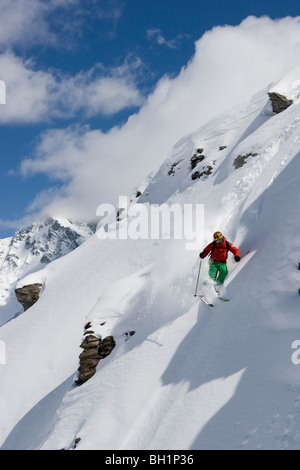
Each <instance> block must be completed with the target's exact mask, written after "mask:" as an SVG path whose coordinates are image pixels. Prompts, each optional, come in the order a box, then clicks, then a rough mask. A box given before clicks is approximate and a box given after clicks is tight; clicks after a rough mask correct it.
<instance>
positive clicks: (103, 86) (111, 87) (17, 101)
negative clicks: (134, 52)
mask: <svg viewBox="0 0 300 470" xmlns="http://www.w3.org/2000/svg"><path fill="white" fill-rule="evenodd" d="M141 67H142V64H141V62H140V61H139V60H138V59H131V60H127V61H126V62H125V63H124V64H123V65H122V66H120V67H116V68H113V69H110V70H106V69H105V68H104V67H102V66H101V64H98V65H96V66H95V67H93V68H92V69H91V70H88V71H85V72H80V73H78V74H77V75H75V76H73V77H70V76H64V75H62V74H60V75H58V74H55V73H54V72H47V71H38V70H35V66H34V63H33V62H32V61H29V60H27V61H23V60H22V59H21V58H19V57H17V56H16V55H15V54H13V53H8V52H6V53H4V54H0V79H1V80H3V82H4V83H5V85H6V105H5V106H2V107H1V113H0V122H1V123H8V122H10V123H11V122H27V123H29V122H39V121H43V120H51V119H52V118H54V117H55V118H70V117H73V116H74V115H75V114H76V113H78V112H80V113H81V114H82V115H83V116H94V115H101V114H102V115H111V114H114V113H117V112H119V111H121V110H122V109H124V108H128V107H132V106H140V105H141V104H142V102H143V98H142V96H141V94H140V92H139V90H138V87H137V84H136V74H137V71H138V70H139V68H141Z"/></svg>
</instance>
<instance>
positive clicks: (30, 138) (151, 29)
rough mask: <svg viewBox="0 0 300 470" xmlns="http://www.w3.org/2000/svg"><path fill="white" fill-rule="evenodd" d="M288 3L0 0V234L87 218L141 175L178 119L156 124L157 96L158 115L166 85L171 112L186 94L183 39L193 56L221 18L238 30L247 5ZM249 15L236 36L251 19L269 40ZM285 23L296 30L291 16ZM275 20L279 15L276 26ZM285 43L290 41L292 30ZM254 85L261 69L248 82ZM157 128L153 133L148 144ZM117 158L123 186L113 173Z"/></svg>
mask: <svg viewBox="0 0 300 470" xmlns="http://www.w3.org/2000/svg"><path fill="white" fill-rule="evenodd" d="M299 13H300V7H299V2H298V1H296V0H294V1H291V0H286V1H285V2H282V1H274V0H272V1H252V2H243V1H240V2H236V1H231V0H228V1H224V0H222V1H221V0H220V1H219V0H218V1H216V0H211V1H210V2H202V1H199V0H198V1H196V0H172V1H170V0H159V1H158V0H151V1H148V2H146V1H144V2H141V1H140V0H139V1H138V0H95V1H93V0H90V1H87V0H47V1H42V0H0V80H2V81H4V82H5V84H6V104H1V105H0V183H1V184H0V191H1V201H2V204H1V206H0V221H1V225H0V237H1V238H4V237H6V236H10V235H11V234H13V233H14V231H15V230H16V229H17V228H19V227H26V224H28V223H30V221H31V220H33V218H34V216H35V214H40V215H38V216H37V217H44V216H46V215H48V214H49V215H53V216H55V215H64V216H70V217H78V218H79V217H81V218H84V214H86V217H87V219H88V218H89V217H91V216H92V214H95V213H96V207H97V204H100V203H102V202H111V201H110V199H113V198H114V197H115V196H116V194H117V193H120V191H122V190H123V191H126V190H128V188H131V187H132V186H130V185H131V184H133V185H135V184H138V183H139V181H140V180H139V178H141V177H142V176H143V170H144V171H145V175H146V174H147V172H148V171H149V170H151V169H153V168H155V166H156V165H158V164H159V163H160V162H162V161H163V160H164V159H165V158H166V156H167V154H166V152H167V149H168V148H170V147H171V145H173V144H175V143H176V140H179V139H180V138H181V137H182V136H183V135H184V134H185V132H187V131H188V130H189V127H188V126H186V127H185V126H184V125H182V123H180V122H179V121H178V122H177V121H176V122H173V121H172V120H171V119H166V120H165V126H166V127H165V128H162V127H160V129H158V128H157V129H156V128H155V126H156V123H155V121H156V116H155V112H154V111H151V112H150V111H149V110H154V109H155V101H156V100H158V102H159V107H158V109H159V115H160V116H162V115H163V114H164V109H167V110H168V109H169V107H171V106H170V105H169V103H170V101H169V97H168V96H169V95H172V96H173V100H176V90H177V93H178V103H176V106H175V107H176V108H177V107H178V108H179V112H178V116H179V114H180V101H181V100H182V101H183V100H185V99H186V100H187V101H188V99H189V97H188V96H186V93H187V91H186V84H185V82H184V80H186V76H187V75H188V73H189V74H191V73H196V72H195V62H196V54H195V42H197V41H198V44H199V47H198V49H199V50H200V53H202V56H203V54H204V51H205V50H206V49H205V47H207V50H209V47H213V51H215V50H216V49H217V48H218V44H217V43H218V40H217V39H216V40H215V42H213V46H207V44H206V43H207V41H206V42H205V41H202V42H201V41H200V42H199V40H200V39H201V38H202V36H203V35H204V34H205V33H206V32H207V31H211V30H212V29H213V28H214V27H216V26H222V27H225V25H231V26H234V27H237V29H236V31H238V30H239V25H240V24H241V22H243V20H245V18H247V17H248V16H249V15H253V16H255V17H257V18H259V17H261V16H263V15H267V16H268V17H269V18H271V19H273V20H274V19H277V18H284V17H286V16H291V17H297V15H298V14H299ZM258 25H259V26H256V23H255V25H254V23H253V22H252V23H251V22H248V23H247V30H248V33H247V34H249V31H251V34H253V35H255V28H256V27H259V28H260V29H261V30H264V31H266V32H265V36H263V35H262V38H265V42H268V41H269V40H270V41H271V39H269V37H270V34H269V35H268V34H267V31H268V28H269V27H270V28H278V25H276V24H275V26H273V24H272V26H270V25H269V24H267V25H265V24H264V23H263V22H260V23H258ZM293 27H295V28H294V29H295V36H296V31H297V28H298V24H296V25H295V24H294V25H293ZM244 29H245V28H244ZM287 30H288V24H285V25H284V26H282V30H280V31H282V32H283V33H282V34H284V33H285V31H287ZM222 31H223V29H222V30H220V31H216V32H215V33H214V35H215V37H216V38H217V34H220V35H221V34H223V33H222ZM224 31H225V29H224ZM226 31H227V32H228V28H227V29H226ZM270 31H271V30H270ZM272 31H273V29H272ZM274 31H275V29H274ZM253 37H254V36H253ZM274 38H276V34H275V33H274ZM210 40H211V41H212V37H210ZM289 40H290V39H289ZM219 42H222V36H220V41H219ZM273 42H274V43H275V42H276V40H275V39H274V41H273ZM247 44H248V43H247ZM291 44H292V45H293V47H294V46H295V47H296V46H297V40H296V39H295V40H291ZM275 46H276V44H275V45H274V47H275ZM247 47H249V48H250V46H247ZM276 47H277V46H276ZM287 47H289V44H287ZM232 48H233V53H234V45H233V46H232ZM270 50H272V49H270ZM201 51H202V52H201ZM245 52H246V51H245ZM283 52H284V51H283ZM200 53H199V54H200ZM207 55H208V54H207ZM236 55H237V59H238V52H237V53H236ZM216 56H217V53H216ZM264 57H265V56H264ZM206 60H208V59H206ZM261 60H263V59H261ZM264 60H265V59H264ZM239 62H241V61H239ZM206 63H207V62H206ZM261 63H262V62H261ZM191 64H192V65H193V66H194V67H192V65H191ZM233 66H234V64H233V65H232V67H233ZM268 67H269V65H268ZM270 67H271V65H270ZM270 67H269V68H270ZM193 70H194V72H193ZM280 70H281V69H280ZM278 71H279V66H278ZM276 72H277V69H276ZM184 75H185V78H184ZM164 77H165V78H164ZM198 77H199V84H200V83H201V80H203V82H202V83H204V79H205V80H206V82H205V83H210V82H211V78H210V77H209V76H208V75H207V76H205V77H204V78H203V79H202V75H201V72H200V73H199V75H198ZM269 78H270V76H269V75H267V74H266V76H265V77H264V80H265V81H266V83H268V82H267V80H269ZM275 78H276V77H274V79H275ZM193 83H194V82H193ZM264 84H265V82H264V81H263V79H262V81H261V83H260V82H259V83H257V86H259V85H264ZM215 86H217V85H215ZM254 91H255V88H254ZM238 99H239V96H238V95H237V96H236V100H238ZM164 106H165V108H164ZM226 106H227V104H226V103H224V108H226ZM200 107H201V104H200V103H199V108H200ZM197 114H198V113H197V106H196V107H195V127H196V126H197V125H200V124H201V123H202V122H203V121H201V119H200V118H199V116H197ZM208 115H209V112H208ZM212 116H213V114H212ZM128 118H130V119H129V122H128V123H127V120H128ZM174 119H175V117H174ZM178 119H179V117H178ZM126 123H127V124H126ZM168 123H169V124H168ZM168 125H169V126H170V129H169V128H167V127H168ZM189 125H190V126H192V125H193V123H191V124H189ZM157 127H159V126H158V124H157ZM171 127H172V129H173V132H172V129H171ZM133 129H134V130H133ZM149 129H151V132H149ZM181 130H182V134H181ZM192 130H194V129H193V127H192V128H191V129H190V131H192ZM159 133H161V134H164V138H165V140H163V137H162V142H161V147H159V146H158V145H157V146H156V147H155V146H153V152H152V154H151V149H149V146H150V145H151V142H152V141H153V139H154V140H158V141H159V136H160V134H159ZM137 136H138V137H137ZM139 136H143V139H144V140H142V139H141V140H139ZM174 139H175V140H174ZM134 142H136V147H135V146H134ZM143 142H145V148H146V147H147V151H148V152H150V153H149V155H150V158H149V155H148V154H147V151H146V150H145V148H144V149H143ZM149 142H150V144H149ZM160 149H161V155H160V154H159V153H160ZM122 152H123V153H124V155H122ZM133 153H135V154H136V155H138V160H139V161H138V163H137V160H135V159H133V158H131V155H132V154H133ZM152 157H153V165H152V161H150V163H149V160H151V158H152ZM143 158H144V159H145V160H144V162H143ZM102 159H103V162H102ZM118 159H119V160H118ZM125 168H126V171H127V172H128V187H127V186H126V184H124V181H123V179H124V178H123V179H122V178H121V176H122V175H123V176H124V174H125V173H124V172H125V170H124V169H125ZM89 172H90V173H89ZM97 173H98V175H99V179H97V177H96V176H95V174H96V175H97ZM89 182H90V183H89ZM112 187H114V190H115V192H114V191H111V188H112ZM88 193H90V194H88ZM87 194H88V196H87ZM106 195H107V200H106ZM85 199H86V201H85ZM83 201H85V202H84V204H83ZM87 208H88V209H87Z"/></svg>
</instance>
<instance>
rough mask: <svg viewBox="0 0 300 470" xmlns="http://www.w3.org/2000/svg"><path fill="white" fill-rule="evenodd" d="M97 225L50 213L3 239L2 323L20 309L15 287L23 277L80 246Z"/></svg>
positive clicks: (0, 245)
mask: <svg viewBox="0 0 300 470" xmlns="http://www.w3.org/2000/svg"><path fill="white" fill-rule="evenodd" d="M95 230H96V225H94V224H92V223H90V224H85V223H82V222H78V221H70V220H67V219H64V218H61V217H60V218H58V219H54V218H51V217H49V218H48V219H46V220H45V221H44V222H41V223H35V224H32V225H30V226H29V227H28V228H27V229H26V230H19V231H17V232H16V233H15V234H14V235H13V236H12V237H10V238H5V239H3V240H0V281H1V282H0V323H1V324H3V323H5V322H6V321H7V320H9V319H10V318H11V315H14V314H16V313H17V310H18V308H20V304H19V303H18V302H17V301H16V299H15V294H14V288H15V285H16V283H17V281H18V280H19V279H21V278H22V277H24V276H26V275H27V274H30V273H32V272H34V271H38V270H40V269H42V268H43V266H44V265H45V264H48V263H50V262H52V261H54V260H56V259H58V258H60V257H62V256H64V255H66V254H68V253H70V252H71V251H73V250H74V249H76V248H77V247H78V246H80V245H81V244H82V243H83V242H84V241H85V240H87V239H88V238H89V237H90V236H92V235H93V234H94V233H95Z"/></svg>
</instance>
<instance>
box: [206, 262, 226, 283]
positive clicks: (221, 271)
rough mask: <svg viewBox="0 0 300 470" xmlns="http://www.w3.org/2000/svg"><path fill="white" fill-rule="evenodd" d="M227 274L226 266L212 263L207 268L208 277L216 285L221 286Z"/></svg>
mask: <svg viewBox="0 0 300 470" xmlns="http://www.w3.org/2000/svg"><path fill="white" fill-rule="evenodd" d="M227 274H228V269H227V264H226V263H221V262H218V261H213V262H212V263H211V265H210V268H209V276H210V277H211V278H212V279H213V280H214V281H217V284H223V282H224V281H225V278H226V276H227Z"/></svg>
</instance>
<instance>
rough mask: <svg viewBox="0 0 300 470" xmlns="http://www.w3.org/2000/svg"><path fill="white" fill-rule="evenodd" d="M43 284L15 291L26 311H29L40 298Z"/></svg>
mask: <svg viewBox="0 0 300 470" xmlns="http://www.w3.org/2000/svg"><path fill="white" fill-rule="evenodd" d="M41 288H42V284H40V283H35V284H29V285H27V286H23V287H20V288H19V289H15V293H16V297H17V299H18V301H19V302H20V304H21V305H22V307H23V308H24V310H28V309H29V308H30V307H31V306H32V305H34V304H35V303H36V302H37V300H38V299H39V297H40V292H41Z"/></svg>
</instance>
